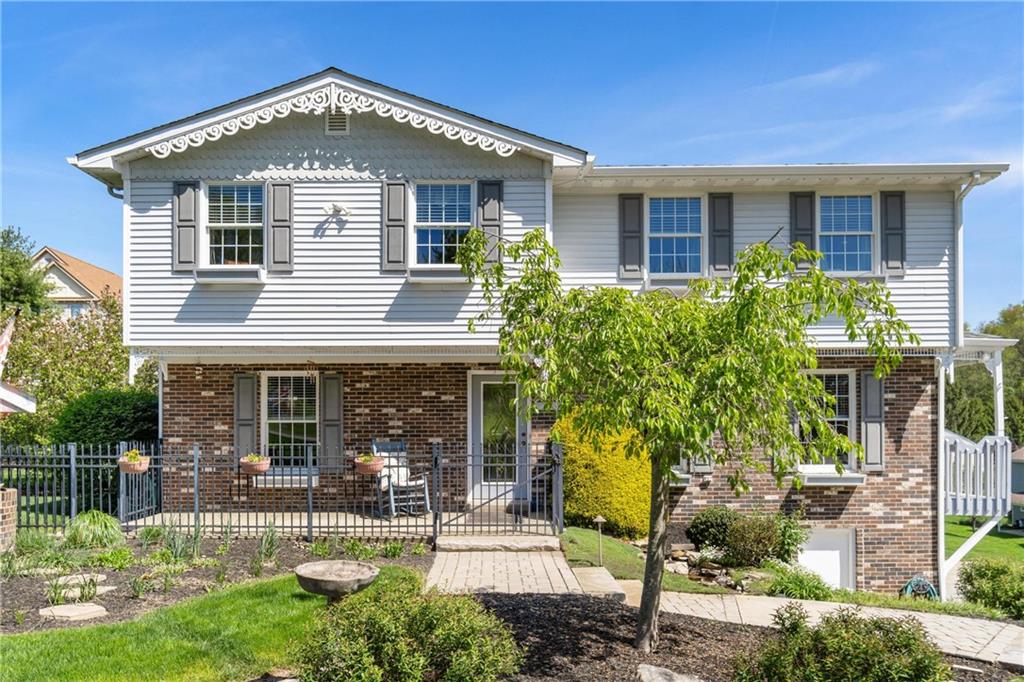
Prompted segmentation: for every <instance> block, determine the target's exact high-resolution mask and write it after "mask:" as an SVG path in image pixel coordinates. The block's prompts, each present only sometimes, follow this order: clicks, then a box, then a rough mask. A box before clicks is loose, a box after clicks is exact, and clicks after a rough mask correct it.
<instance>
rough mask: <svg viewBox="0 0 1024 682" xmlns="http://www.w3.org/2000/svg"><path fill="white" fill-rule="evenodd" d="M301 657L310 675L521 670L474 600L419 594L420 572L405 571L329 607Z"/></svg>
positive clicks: (506, 635)
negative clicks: (417, 574) (418, 573)
mask: <svg viewBox="0 0 1024 682" xmlns="http://www.w3.org/2000/svg"><path fill="white" fill-rule="evenodd" d="M297 659H298V661H299V667H300V672H301V678H302V679H303V680H306V681H307V682H321V681H324V682H327V681H331V682H333V681H335V680H353V681H362V682H370V681H372V682H378V681H383V680H388V681H392V680H394V681H401V682H405V681H409V682H412V681H413V680H416V681H418V680H424V679H436V680H447V681H450V682H462V681H466V682H469V681H470V680H472V681H477V680H479V681H481V682H487V681H489V680H498V679H501V678H503V677H506V676H509V675H512V674H514V673H516V672H517V671H518V670H519V666H520V665H521V663H522V653H521V651H520V650H519V648H518V646H517V645H516V643H515V640H514V639H513V637H512V634H511V632H510V631H509V629H508V628H507V626H505V625H504V624H503V623H502V622H501V621H500V620H498V618H497V617H495V616H494V615H492V614H490V613H488V612H487V611H486V610H484V608H483V607H482V606H481V605H480V603H479V602H477V601H476V600H475V599H473V598H472V597H468V596H452V595H441V594H438V593H436V592H431V593H428V594H422V593H421V592H420V581H419V578H418V577H417V576H416V575H415V574H413V573H410V572H407V571H401V572H400V573H393V574H392V573H381V575H380V577H379V578H378V579H377V581H376V582H375V583H374V584H373V585H371V586H370V587H369V588H367V589H366V590H364V591H363V592H361V593H359V594H356V595H353V596H351V597H348V598H346V599H345V601H344V602H343V603H341V604H339V605H336V606H332V607H330V608H328V609H327V611H326V612H325V613H324V615H323V616H322V617H321V618H320V619H319V620H318V621H317V622H316V623H315V624H314V625H313V627H312V628H311V630H310V632H309V634H308V635H307V636H306V637H305V638H304V639H303V641H302V644H301V645H300V648H299V650H298V655H297Z"/></svg>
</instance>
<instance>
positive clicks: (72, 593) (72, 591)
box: [64, 585, 117, 601]
mask: <svg viewBox="0 0 1024 682" xmlns="http://www.w3.org/2000/svg"><path fill="white" fill-rule="evenodd" d="M116 589H117V588H116V587H114V586H113V585H97V586H96V596H97V597H98V596H100V595H102V594H107V593H108V592H113V591H114V590H116ZM64 596H65V597H67V598H68V599H70V600H71V601H74V600H76V599H78V598H79V597H80V596H82V588H81V587H69V588H68V590H67V592H65V593H64Z"/></svg>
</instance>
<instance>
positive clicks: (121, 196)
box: [103, 182, 124, 201]
mask: <svg viewBox="0 0 1024 682" xmlns="http://www.w3.org/2000/svg"><path fill="white" fill-rule="evenodd" d="M103 184H104V185H106V186H107V194H109V195H110V196H112V197H114V198H115V199H117V200H118V201H123V200H124V187H117V186H115V185H114V183H112V182H104V183H103ZM118 190H120V191H121V194H118V193H117V192H118Z"/></svg>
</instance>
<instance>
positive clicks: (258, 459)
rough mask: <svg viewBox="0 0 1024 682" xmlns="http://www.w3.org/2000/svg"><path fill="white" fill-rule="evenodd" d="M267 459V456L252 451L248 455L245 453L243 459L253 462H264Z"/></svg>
mask: <svg viewBox="0 0 1024 682" xmlns="http://www.w3.org/2000/svg"><path fill="white" fill-rule="evenodd" d="M265 459H267V458H266V457H264V456H263V455H257V454H256V453H255V452H250V453H249V454H248V455H245V456H244V457H242V461H243V462H253V463H256V462H262V461H263V460H265Z"/></svg>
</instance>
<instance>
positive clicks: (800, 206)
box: [789, 192, 815, 251]
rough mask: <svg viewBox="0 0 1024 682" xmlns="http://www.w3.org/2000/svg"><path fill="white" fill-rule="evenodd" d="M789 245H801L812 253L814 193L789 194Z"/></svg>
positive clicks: (813, 245)
mask: <svg viewBox="0 0 1024 682" xmlns="http://www.w3.org/2000/svg"><path fill="white" fill-rule="evenodd" d="M789 243H790V244H797V243H801V244H803V245H804V246H806V247H807V248H808V249H811V250H812V251H813V250H814V248H815V243H814V192H790V194H789Z"/></svg>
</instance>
